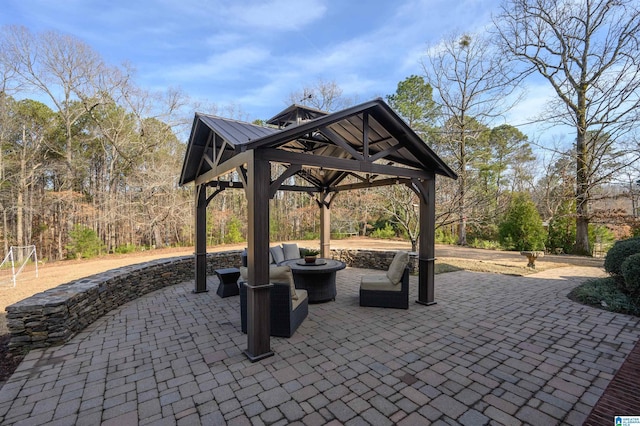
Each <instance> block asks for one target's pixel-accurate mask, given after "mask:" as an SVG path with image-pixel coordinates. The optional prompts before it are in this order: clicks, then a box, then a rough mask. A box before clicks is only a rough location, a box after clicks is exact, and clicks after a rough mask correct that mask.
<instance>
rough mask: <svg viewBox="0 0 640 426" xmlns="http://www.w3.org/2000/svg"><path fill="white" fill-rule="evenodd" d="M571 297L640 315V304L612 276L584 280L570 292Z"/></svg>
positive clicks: (602, 306) (617, 311)
mask: <svg viewBox="0 0 640 426" xmlns="http://www.w3.org/2000/svg"><path fill="white" fill-rule="evenodd" d="M568 296H569V299H571V300H573V301H576V302H579V303H583V304H585V305H589V306H593V307H596V308H600V309H604V310H607V311H611V312H616V313H619V314H628V315H635V316H640V306H638V305H636V304H634V303H633V300H632V299H631V298H630V297H629V296H628V295H626V294H624V293H623V292H622V291H620V289H619V288H618V286H617V285H616V281H615V279H613V278H612V277H607V278H596V279H593V280H589V281H586V282H584V283H583V284H582V285H580V286H578V287H576V288H574V289H573V290H571V292H570V293H569V295H568Z"/></svg>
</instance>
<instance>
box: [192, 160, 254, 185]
mask: <svg viewBox="0 0 640 426" xmlns="http://www.w3.org/2000/svg"><path fill="white" fill-rule="evenodd" d="M250 157H251V152H243V153H239V154H236V155H235V156H233V157H231V158H229V159H228V160H227V161H225V162H223V163H220V164H217V165H216V166H215V167H213V168H212V169H211V170H209V171H208V172H205V173H203V174H201V175H199V176H198V177H196V179H195V184H196V185H203V184H206V183H208V182H210V181H212V180H215V178H217V177H218V176H220V175H222V174H224V173H227V172H230V171H232V170H234V169H235V168H236V167H239V166H242V165H243V164H245V163H247V161H248V160H249V158H250Z"/></svg>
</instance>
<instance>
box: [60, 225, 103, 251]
mask: <svg viewBox="0 0 640 426" xmlns="http://www.w3.org/2000/svg"><path fill="white" fill-rule="evenodd" d="M69 240H70V241H69V244H68V245H67V246H66V249H67V257H70V258H74V257H75V258H81V257H84V258H90V257H94V256H97V255H99V254H100V253H101V252H102V251H103V250H104V244H103V243H102V240H101V239H100V237H98V233H97V232H96V231H94V230H93V229H91V228H87V227H86V226H82V225H74V227H73V229H72V230H71V232H69Z"/></svg>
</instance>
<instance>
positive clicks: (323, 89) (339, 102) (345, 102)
mask: <svg viewBox="0 0 640 426" xmlns="http://www.w3.org/2000/svg"><path fill="white" fill-rule="evenodd" d="M287 101H288V103H289V104H298V105H306V106H310V107H312V108H315V109H319V110H320V111H327V112H333V111H338V110H340V109H343V108H346V107H349V106H351V105H353V104H354V103H355V99H350V98H347V97H344V96H343V90H342V88H341V87H340V86H339V85H338V83H336V82H335V81H325V80H323V79H321V78H319V79H318V80H317V81H316V82H315V83H313V84H312V85H308V86H304V87H303V88H302V90H299V91H295V92H292V93H291V94H290V95H289V98H288V99H287Z"/></svg>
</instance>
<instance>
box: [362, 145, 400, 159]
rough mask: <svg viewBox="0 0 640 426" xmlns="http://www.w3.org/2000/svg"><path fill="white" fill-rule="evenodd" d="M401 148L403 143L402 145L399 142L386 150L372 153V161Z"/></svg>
mask: <svg viewBox="0 0 640 426" xmlns="http://www.w3.org/2000/svg"><path fill="white" fill-rule="evenodd" d="M400 148H402V145H400V144H399V143H396V144H395V145H393V146H390V147H389V148H387V149H385V150H382V151H379V152H377V153H376V154H374V155H372V156H371V157H369V158H370V159H371V161H376V160H379V159H381V158H384V157H386V156H387V155H390V154H393V153H394V152H396V151H398V150H399V149H400Z"/></svg>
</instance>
